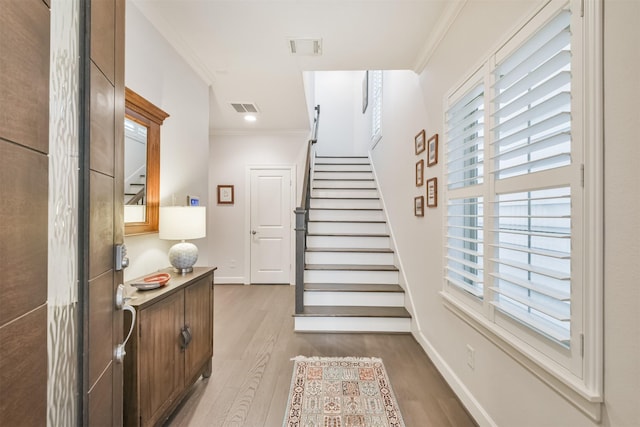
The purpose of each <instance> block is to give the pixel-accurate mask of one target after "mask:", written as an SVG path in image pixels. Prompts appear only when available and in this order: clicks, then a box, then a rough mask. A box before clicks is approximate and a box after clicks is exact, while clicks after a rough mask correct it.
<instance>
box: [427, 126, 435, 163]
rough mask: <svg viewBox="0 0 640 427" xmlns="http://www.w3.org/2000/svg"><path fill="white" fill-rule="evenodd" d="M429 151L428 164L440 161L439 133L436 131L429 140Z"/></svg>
mask: <svg viewBox="0 0 640 427" xmlns="http://www.w3.org/2000/svg"><path fill="white" fill-rule="evenodd" d="M427 146H428V147H429V152H428V155H427V166H433V165H435V164H436V163H438V134H437V133H436V134H435V135H433V136H432V137H431V138H429V140H428V141H427Z"/></svg>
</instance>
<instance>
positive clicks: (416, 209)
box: [413, 196, 424, 216]
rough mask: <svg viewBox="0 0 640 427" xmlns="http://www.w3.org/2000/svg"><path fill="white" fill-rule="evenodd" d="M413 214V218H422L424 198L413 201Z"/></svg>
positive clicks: (419, 197) (420, 197)
mask: <svg viewBox="0 0 640 427" xmlns="http://www.w3.org/2000/svg"><path fill="white" fill-rule="evenodd" d="M413 214H414V215H415V216H424V196H418V197H416V198H414V199H413Z"/></svg>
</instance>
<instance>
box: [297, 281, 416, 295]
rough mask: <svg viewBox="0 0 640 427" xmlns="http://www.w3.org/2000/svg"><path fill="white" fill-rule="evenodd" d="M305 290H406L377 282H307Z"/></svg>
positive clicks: (398, 291) (398, 286) (397, 291)
mask: <svg viewBox="0 0 640 427" xmlns="http://www.w3.org/2000/svg"><path fill="white" fill-rule="evenodd" d="M304 290H305V291H313V292H396V293H402V292H404V289H402V287H401V286H400V285H385V284H375V283H305V285H304Z"/></svg>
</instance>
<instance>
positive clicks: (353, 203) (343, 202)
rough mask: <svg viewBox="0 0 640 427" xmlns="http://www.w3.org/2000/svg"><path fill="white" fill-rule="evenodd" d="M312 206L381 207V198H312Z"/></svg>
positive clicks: (343, 207)
mask: <svg viewBox="0 0 640 427" xmlns="http://www.w3.org/2000/svg"><path fill="white" fill-rule="evenodd" d="M310 207H311V208H320V209H321V208H334V209H335V208H340V209H380V200H377V199H374V200H358V199H311V200H310Z"/></svg>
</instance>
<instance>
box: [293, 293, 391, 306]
mask: <svg viewBox="0 0 640 427" xmlns="http://www.w3.org/2000/svg"><path fill="white" fill-rule="evenodd" d="M304 304H305V305H324V306H366V307H404V294H403V293H402V292H313V291H306V292H305V293H304Z"/></svg>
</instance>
